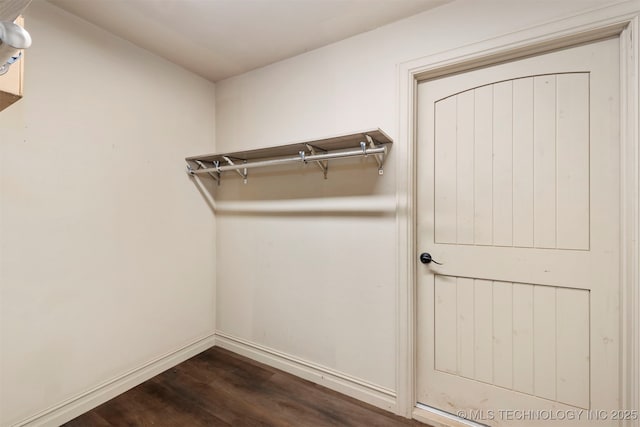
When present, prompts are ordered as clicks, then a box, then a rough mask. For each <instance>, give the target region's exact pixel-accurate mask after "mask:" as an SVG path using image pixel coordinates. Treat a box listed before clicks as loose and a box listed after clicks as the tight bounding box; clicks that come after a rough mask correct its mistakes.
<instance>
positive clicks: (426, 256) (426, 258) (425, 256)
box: [420, 252, 442, 265]
mask: <svg viewBox="0 0 640 427" xmlns="http://www.w3.org/2000/svg"><path fill="white" fill-rule="evenodd" d="M420 262H421V263H423V264H429V263H430V262H433V263H435V264H438V265H442V263H439V262H438V261H436V260H435V259H433V258H432V257H431V254H430V253H429V252H423V253H421V254H420Z"/></svg>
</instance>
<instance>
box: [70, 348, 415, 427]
mask: <svg viewBox="0 0 640 427" xmlns="http://www.w3.org/2000/svg"><path fill="white" fill-rule="evenodd" d="M406 425H412V426H424V424H421V423H418V422H417V421H411V420H407V419H404V418H401V417H397V416H395V415H393V414H390V413H388V412H385V411H383V410H381V409H378V408H375V407H373V406H370V405H367V404H365V403H362V402H360V401H357V400H355V399H351V398H349V397H346V396H344V395H342V394H339V393H336V392H334V391H331V390H329V389H327V388H325V387H321V386H319V385H316V384H314V383H311V382H309V381H305V380H302V379H300V378H298V377H295V376H293V375H290V374H287V373H285V372H282V371H280V370H277V369H274V368H271V367H269V366H266V365H263V364H261V363H257V362H255V361H252V360H250V359H247V358H244V357H242V356H239V355H236V354H234V353H231V352H229V351H226V350H223V349H221V348H217V347H216V348H212V349H210V350H207V351H205V352H203V353H201V354H199V355H197V356H195V357H193V358H191V359H189V360H187V361H186V362H184V363H181V364H180V365H178V366H176V367H175V368H172V369H169V370H168V371H165V372H163V373H162V374H160V375H157V376H156V377H154V378H152V379H150V380H149V381H147V382H145V383H143V384H141V385H139V386H138V387H135V388H133V389H131V390H129V391H128V392H126V393H124V394H122V395H120V396H118V397H116V398H115V399H112V400H110V401H109V402H106V403H105V404H103V405H101V406H98V407H97V408H95V409H94V410H92V411H90V412H87V413H86V414H84V415H81V416H80V417H78V418H76V419H74V420H72V421H70V422H69V423H67V424H65V426H67V427H122V426H135V427H142V426H155V427H165V426H166V427H198V426H207V427H209V426H295V427H299V426H363V427H364V426H366V427H371V426H381V427H382V426H384V427H387V426H406Z"/></svg>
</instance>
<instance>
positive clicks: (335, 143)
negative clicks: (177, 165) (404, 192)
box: [185, 129, 393, 163]
mask: <svg viewBox="0 0 640 427" xmlns="http://www.w3.org/2000/svg"><path fill="white" fill-rule="evenodd" d="M366 135H369V136H370V137H371V138H372V139H373V140H374V141H375V143H376V144H391V143H392V142H393V141H392V140H391V138H389V136H388V135H387V134H386V133H384V132H383V131H382V130H380V129H372V130H367V131H364V132H357V133H352V134H348V135H340V136H335V137H331V138H324V139H318V140H312V141H304V142H297V143H294V144H287V145H278V146H275V147H266V148H258V149H255V150H247V151H234V152H229V153H215V154H205V155H200V156H191V157H187V158H186V159H185V160H186V161H187V162H195V161H196V160H199V161H201V162H210V163H212V162H221V163H224V157H228V158H230V159H232V160H241V161H242V160H247V161H249V160H258V159H260V160H266V159H272V158H277V157H284V156H297V155H298V153H299V152H300V151H308V149H307V144H308V145H311V146H313V147H314V148H316V149H318V150H319V151H336V150H345V149H354V148H359V147H360V142H362V141H365V142H366V141H367V139H366Z"/></svg>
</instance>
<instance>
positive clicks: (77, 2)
mask: <svg viewBox="0 0 640 427" xmlns="http://www.w3.org/2000/svg"><path fill="white" fill-rule="evenodd" d="M49 1H50V2H51V3H53V4H55V5H57V6H59V7H61V8H62V9H65V10H67V11H68V12H71V13H73V14H75V15H78V16H79V17H81V18H83V19H85V20H87V21H89V22H92V23H94V24H96V25H98V26H99V27H102V28H104V29H105V30H107V31H110V32H112V33H114V34H116V35H118V36H119V37H122V38H124V39H126V40H129V41H131V42H132V43H134V44H136V45H138V46H140V47H142V48H144V49H147V50H149V51H151V52H154V53H156V54H158V55H160V56H162V57H164V58H166V59H168V60H170V61H172V62H175V63H177V64H179V65H181V66H183V67H184V68H186V69H188V70H191V71H193V72H194V73H196V74H199V75H201V76H203V77H205V78H207V79H209V80H211V81H217V80H220V79H224V78H226V77H230V76H233V75H236V74H241V73H243V72H246V71H249V70H252V69H255V68H258V67H262V66H264V65H267V64H270V63H273V62H276V61H279V60H281V59H284V58H288V57H291V56H294V55H297V54H300V53H303V52H306V51H308V50H312V49H316V48H318V47H321V46H324V45H327V44H330V43H333V42H336V41H338V40H342V39H345V38H347V37H350V36H353V35H355V34H359V33H362V32H365V31H369V30H372V29H374V28H376V27H379V26H381V25H385V24H388V23H390V22H393V21H397V20H399V19H402V18H405V17H407V16H411V15H414V14H416V13H419V12H422V11H424V10H427V9H431V8H433V7H436V6H438V5H441V4H443V3H446V2H448V1H451V0H49Z"/></svg>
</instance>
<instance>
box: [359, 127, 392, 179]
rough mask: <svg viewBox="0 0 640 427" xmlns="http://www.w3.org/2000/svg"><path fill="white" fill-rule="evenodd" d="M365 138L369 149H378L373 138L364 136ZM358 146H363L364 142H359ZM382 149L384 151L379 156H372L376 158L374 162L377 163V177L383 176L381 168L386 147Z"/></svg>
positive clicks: (385, 154)
mask: <svg viewBox="0 0 640 427" xmlns="http://www.w3.org/2000/svg"><path fill="white" fill-rule="evenodd" d="M365 137H366V138H367V142H368V143H369V147H370V148H378V147H379V146H378V145H376V143H375V142H374V141H373V138H371V136H369V135H365ZM360 144H361V145H362V146H364V142H361V143H360ZM382 148H384V151H383V152H382V153H381V154H376V155H375V156H374V157H375V158H376V162H377V163H378V175H383V174H384V169H383V166H384V160H385V157H386V156H387V147H386V146H383V147H382Z"/></svg>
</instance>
